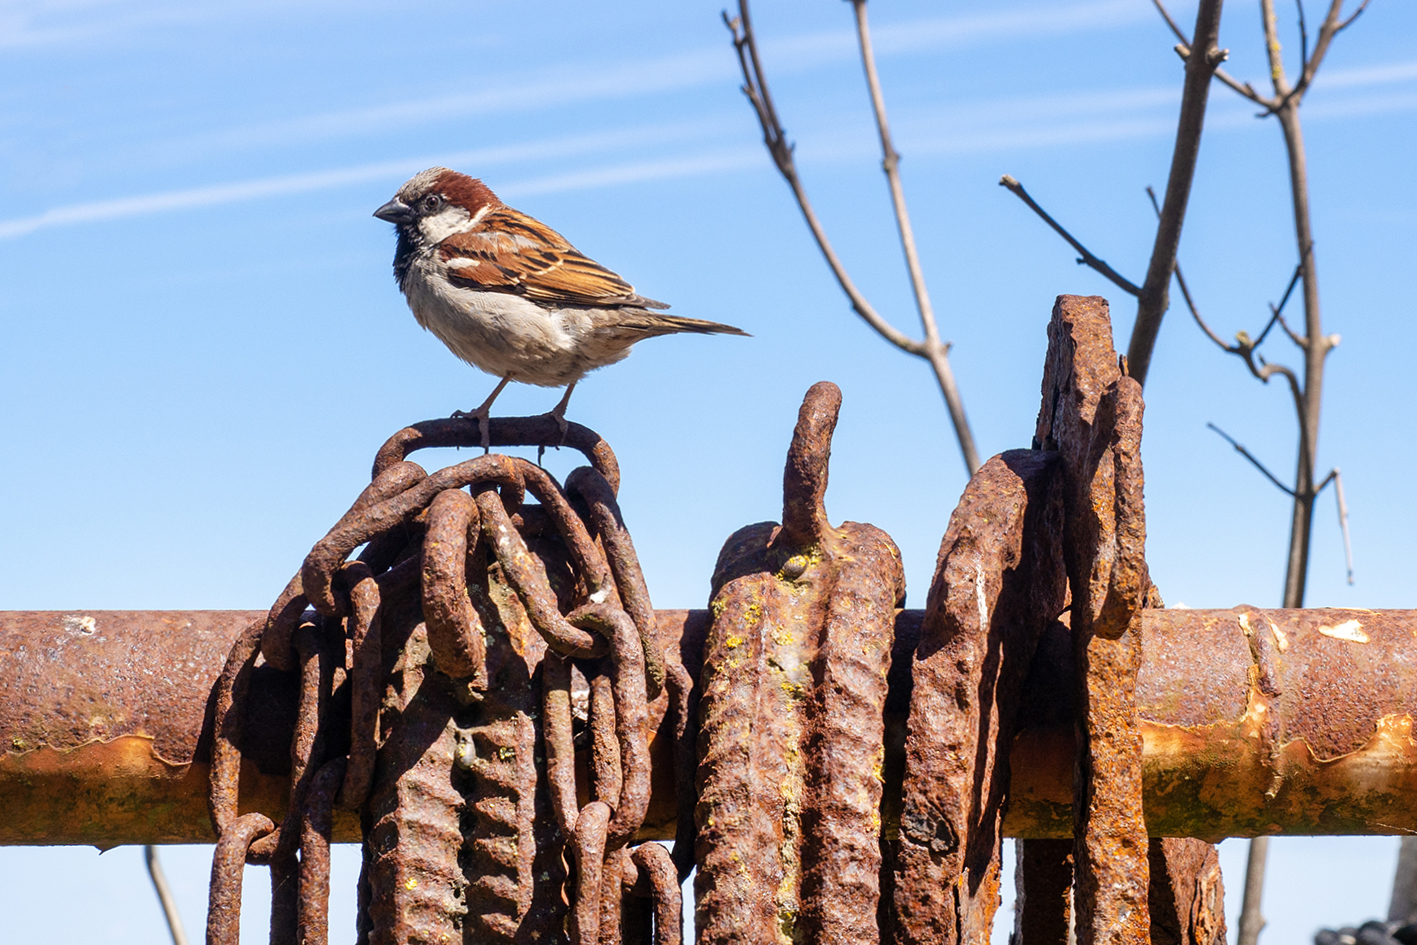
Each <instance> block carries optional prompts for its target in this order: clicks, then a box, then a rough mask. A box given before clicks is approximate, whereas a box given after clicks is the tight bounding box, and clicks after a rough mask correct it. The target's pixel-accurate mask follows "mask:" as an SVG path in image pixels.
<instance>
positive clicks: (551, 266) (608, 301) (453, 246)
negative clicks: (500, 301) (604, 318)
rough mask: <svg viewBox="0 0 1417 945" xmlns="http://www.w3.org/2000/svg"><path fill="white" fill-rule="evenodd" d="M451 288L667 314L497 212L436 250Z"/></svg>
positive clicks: (521, 219) (526, 222)
mask: <svg viewBox="0 0 1417 945" xmlns="http://www.w3.org/2000/svg"><path fill="white" fill-rule="evenodd" d="M438 248H439V251H440V252H441V254H442V257H443V261H444V262H445V263H447V265H448V278H449V279H450V280H452V282H453V284H454V285H459V286H463V287H466V288H470V289H481V290H484V291H490V292H510V293H515V294H517V295H523V296H526V297H527V298H529V299H531V300H533V301H536V302H543V303H549V304H557V303H560V304H566V305H594V306H604V307H612V306H620V305H633V306H639V307H643V308H668V307H669V306H668V305H666V304H664V303H663V302H656V301H654V300H653V299H646V298H644V297H642V296H639V295H636V294H635V289H634V286H632V285H630V284H629V283H628V282H626V281H625V280H624V279H621V278H620V277H619V276H618V275H616V274H615V273H613V272H611V271H610V270H609V269H606V268H605V267H604V266H602V265H600V263H598V262H596V261H595V260H593V259H590V258H589V257H587V256H585V255H583V254H582V253H581V252H580V251H579V250H578V249H576V248H575V247H574V246H572V245H571V244H570V243H568V242H566V238H565V237H563V236H562V235H561V234H560V233H557V232H556V231H555V230H553V229H551V228H550V227H549V226H547V225H546V224H544V223H541V222H540V221H538V220H536V219H533V218H532V217H529V216H527V215H526V214H525V213H520V212H518V211H516V210H513V209H512V208H510V207H498V208H497V209H495V210H493V211H492V212H490V213H488V214H487V215H486V216H485V217H483V218H482V219H481V220H480V221H479V222H478V225H477V226H475V227H473V228H472V229H470V230H468V231H466V232H463V233H455V234H453V235H452V236H449V237H447V238H446V239H444V240H443V241H442V242H441V243H439V244H438Z"/></svg>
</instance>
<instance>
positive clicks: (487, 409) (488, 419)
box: [453, 374, 512, 453]
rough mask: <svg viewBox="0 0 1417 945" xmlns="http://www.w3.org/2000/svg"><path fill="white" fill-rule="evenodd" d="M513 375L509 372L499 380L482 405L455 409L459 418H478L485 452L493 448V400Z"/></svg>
mask: <svg viewBox="0 0 1417 945" xmlns="http://www.w3.org/2000/svg"><path fill="white" fill-rule="evenodd" d="M511 380H512V375H510V374H508V375H507V376H506V377H504V378H502V379H501V380H500V381H498V382H497V386H496V387H495V388H493V389H492V393H491V394H489V395H488V397H487V399H486V400H484V401H483V402H482V406H481V407H478V408H477V409H476V410H473V411H470V412H469V411H464V410H455V411H453V417H454V418H456V419H459V420H476V421H477V426H478V428H479V429H480V430H481V431H482V450H483V452H484V453H486V452H490V451H491V449H492V416H491V413H492V401H494V400H496V399H497V395H498V394H500V393H502V388H504V387H506V386H507V385H508V384H509V383H511Z"/></svg>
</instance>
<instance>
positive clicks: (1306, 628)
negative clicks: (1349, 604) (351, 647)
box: [0, 607, 1417, 847]
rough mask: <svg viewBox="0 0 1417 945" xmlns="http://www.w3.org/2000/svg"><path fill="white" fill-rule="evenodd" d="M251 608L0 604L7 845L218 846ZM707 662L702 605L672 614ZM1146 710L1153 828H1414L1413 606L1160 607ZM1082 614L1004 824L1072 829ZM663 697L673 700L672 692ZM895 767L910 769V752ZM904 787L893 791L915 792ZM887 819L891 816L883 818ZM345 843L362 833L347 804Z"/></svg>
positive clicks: (1019, 744) (281, 759)
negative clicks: (67, 608) (42, 608)
mask: <svg viewBox="0 0 1417 945" xmlns="http://www.w3.org/2000/svg"><path fill="white" fill-rule="evenodd" d="M261 616H262V613H257V612H251V611H190V612H164V611H88V612H73V613H63V612H0V748H3V754H0V810H4V812H5V816H4V817H3V818H0V844H68V843H82V844H94V845H96V846H100V847H109V846H115V845H118V844H124V843H190V842H201V841H208V842H209V841H211V840H212V833H211V828H210V825H209V823H208V819H207V810H206V800H205V798H206V788H207V765H206V760H205V759H206V758H207V757H208V754H209V745H210V739H211V732H210V727H209V726H208V727H207V728H206V729H205V730H204V728H203V723H204V718H205V716H206V713H207V701H208V699H209V698H210V695H211V687H212V683H213V681H214V680H215V678H216V676H217V673H218V672H219V671H220V669H221V666H222V663H223V661H224V660H225V657H226V652H227V649H228V648H229V647H230V645H231V642H232V640H233V639H234V638H235V636H236V634H237V632H238V631H239V630H240V629H241V627H242V626H244V625H245V624H246V623H248V622H249V621H251V620H253V619H256V618H258V617H261ZM658 617H659V626H660V633H661V635H662V637H663V642H664V643H665V644H666V645H667V644H671V643H673V642H675V641H678V642H679V644H680V647H681V652H682V653H683V656H684V661H685V665H686V666H687V667H688V668H689V670H690V672H691V673H692V674H693V675H695V676H697V674H698V670H699V664H700V654H699V650H700V647H701V645H702V640H703V633H704V629H705V626H706V621H707V613H706V612H705V611H684V610H678V611H660V612H659V614H658ZM920 619H921V612H920V611H902V612H901V613H900V614H899V615H898V617H897V623H896V637H897V640H896V647H895V654H894V664H893V668H892V671H891V695H890V698H889V699H888V701H887V706H886V712H887V731H888V733H891V737H892V740H893V741H895V742H896V743H897V745H898V744H900V743H903V733H904V726H905V725H906V724H908V723H907V720H906V718H905V710H906V707H907V706H908V704H909V688H910V674H909V666H910V661H911V659H912V655H913V650H914V646H915V641H916V640H917V639H918V636H919V625H920ZM1142 631H1143V635H1144V636H1143V640H1144V649H1143V654H1144V655H1143V663H1142V668H1141V673H1140V675H1139V677H1138V681H1137V705H1138V707H1139V712H1140V714H1141V717H1142V725H1141V728H1142V733H1143V737H1144V739H1145V751H1144V763H1145V786H1146V817H1147V826H1148V830H1149V832H1150V833H1151V834H1152V835H1153V836H1195V837H1201V838H1205V839H1219V838H1220V837H1225V836H1253V835H1256V834H1262V833H1289V834H1324V833H1343V834H1397V833H1409V832H1412V831H1413V830H1417V805H1414V804H1413V803H1412V800H1411V799H1412V798H1413V797H1417V741H1414V738H1413V732H1412V727H1413V718H1414V716H1417V611H1370V610H1302V611H1300V610H1289V611H1285V610H1259V609H1255V608H1247V607H1241V608H1236V609H1234V610H1151V611H1147V612H1146V614H1145V618H1144V620H1143V622H1142ZM1068 651H1069V648H1068V646H1067V645H1066V630H1065V629H1064V628H1063V627H1062V626H1061V625H1059V626H1058V627H1057V628H1055V631H1054V634H1053V635H1052V636H1051V637H1048V638H1045V640H1044V643H1043V644H1042V647H1041V649H1040V651H1039V658H1038V660H1037V661H1036V662H1035V668H1034V674H1033V679H1032V680H1031V682H1030V686H1029V693H1030V694H1029V702H1028V704H1027V705H1026V706H1025V707H1024V714H1025V728H1024V731H1023V732H1022V734H1020V735H1019V737H1018V739H1017V740H1016V742H1015V745H1014V750H1013V753H1012V768H1013V775H1012V793H1011V797H1010V801H1009V809H1008V815H1007V818H1006V820H1005V824H1004V826H1005V830H1006V832H1007V834H1008V835H1010V836H1015V837H1061V836H1066V835H1067V834H1068V831H1069V830H1070V829H1071V803H1072V797H1071V795H1072V791H1071V783H1072V764H1073V738H1072V726H1071V721H1070V718H1069V713H1068V709H1067V702H1068V699H1069V692H1070V685H1071V684H1070V683H1069V682H1068V681H1067V680H1069V679H1070V678H1071V675H1070V673H1069V671H1068V668H1067V666H1066V665H1065V664H1066V660H1067V659H1068ZM252 696H253V698H252V709H251V711H252V714H253V715H252V718H251V719H250V721H249V722H248V724H247V725H246V730H247V731H249V732H256V733H259V737H253V738H252V739H251V741H250V742H249V744H247V745H245V746H244V749H245V752H246V764H245V766H244V768H243V770H242V785H241V792H242V801H243V806H245V807H247V808H249V809H259V810H262V811H265V812H266V813H268V814H271V815H273V816H279V814H280V813H281V812H282V809H283V806H284V798H285V794H286V787H287V785H286V777H285V774H286V771H287V770H288V767H289V756H288V746H289V739H290V719H291V718H292V717H293V715H294V699H295V694H294V684H293V679H292V678H289V677H285V676H282V675H281V674H278V673H275V672H274V671H269V672H258V673H257V676H256V679H255V681H254V682H253V688H252ZM661 713H662V708H661ZM652 748H653V751H654V756H655V757H654V761H655V794H654V800H653V802H652V808H651V812H650V818H649V821H648V822H647V826H646V833H647V835H649V836H653V837H660V838H668V837H671V836H673V817H674V800H673V797H672V793H673V784H672V780H671V775H670V773H671V772H672V770H673V768H672V763H671V759H670V753H669V750H668V745H667V743H665V741H664V740H663V739H659V740H656V742H655V743H654V744H653V746H652ZM890 761H891V759H890V758H888V763H887V765H886V776H887V778H888V780H890V779H892V778H893V779H894V780H895V781H896V782H897V784H898V780H899V777H900V767H899V764H892V763H890ZM894 787H895V786H894V785H892V784H890V783H888V784H887V788H886V795H887V797H888V798H889V797H891V796H893V795H895V794H898V789H894V790H893V788H894ZM884 822H885V825H886V829H887V830H889V829H891V827H892V823H893V812H892V811H890V810H887V811H885V812H884ZM335 832H336V839H337V840H342V841H350V840H356V839H358V836H359V828H358V824H357V822H356V820H355V818H354V817H353V816H350V815H345V816H344V818H343V819H339V820H337V822H336V826H335Z"/></svg>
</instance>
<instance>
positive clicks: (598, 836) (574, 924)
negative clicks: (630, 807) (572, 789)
mask: <svg viewBox="0 0 1417 945" xmlns="http://www.w3.org/2000/svg"><path fill="white" fill-rule="evenodd" d="M609 823H610V805H609V804H606V803H605V802H604V801H591V802H590V803H589V804H587V805H586V806H585V807H584V808H583V809H582V810H581V816H580V819H579V820H577V821H576V833H575V837H574V839H573V840H572V843H571V852H572V853H573V854H574V855H575V859H576V889H575V901H574V902H573V903H572V904H571V927H570V931H571V942H572V943H573V945H599V943H600V908H601V902H600V898H601V896H600V886H601V883H602V882H603V881H604V867H605V841H606V829H607V827H608V826H609ZM617 885H618V884H617Z"/></svg>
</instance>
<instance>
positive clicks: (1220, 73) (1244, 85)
mask: <svg viewBox="0 0 1417 945" xmlns="http://www.w3.org/2000/svg"><path fill="white" fill-rule="evenodd" d="M1151 2H1152V4H1153V5H1154V6H1155V7H1156V12H1158V13H1160V14H1161V18H1162V19H1164V20H1165V21H1166V25H1167V26H1169V27H1171V32H1173V33H1175V34H1176V38H1177V39H1179V40H1180V41H1181V44H1180V45H1179V46H1178V47H1177V48H1176V52H1177V53H1178V54H1179V55H1180V57H1181V58H1182V59H1187V58H1189V57H1190V55H1191V38H1190V37H1189V36H1187V35H1186V34H1185V33H1183V32H1181V27H1179V26H1177V25H1176V21H1175V20H1174V19H1172V18H1171V13H1170V11H1169V10H1167V9H1166V7H1165V6H1164V5H1163V4H1162V3H1161V0H1151ZM1215 77H1216V78H1217V79H1219V80H1220V81H1221V82H1224V83H1225V84H1226V85H1228V86H1230V87H1231V88H1232V89H1234V90H1235V91H1236V92H1239V93H1240V94H1241V95H1243V96H1245V98H1248V99H1250V100H1251V101H1252V102H1254V103H1255V104H1257V105H1263V104H1265V100H1264V97H1263V96H1262V95H1260V93H1258V92H1256V91H1255V87H1254V86H1253V85H1251V84H1250V83H1248V82H1240V81H1239V80H1238V79H1236V78H1235V77H1234V76H1232V75H1231V74H1230V73H1228V72H1226V71H1225V70H1224V69H1222V68H1220V67H1219V66H1217V67H1216V69H1215Z"/></svg>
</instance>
